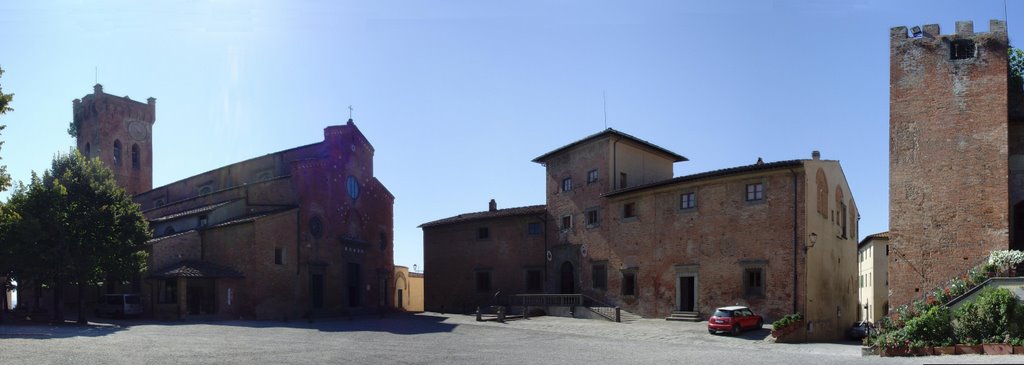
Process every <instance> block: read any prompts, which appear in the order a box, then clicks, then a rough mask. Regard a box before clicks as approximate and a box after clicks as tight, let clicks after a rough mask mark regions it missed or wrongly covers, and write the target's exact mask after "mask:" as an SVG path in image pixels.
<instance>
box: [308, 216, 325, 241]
mask: <svg viewBox="0 0 1024 365" xmlns="http://www.w3.org/2000/svg"><path fill="white" fill-rule="evenodd" d="M309 233H310V234H312V235H313V237H316V238H320V236H322V235H323V234H324V223H323V222H321V221H320V217H313V218H310V219H309Z"/></svg>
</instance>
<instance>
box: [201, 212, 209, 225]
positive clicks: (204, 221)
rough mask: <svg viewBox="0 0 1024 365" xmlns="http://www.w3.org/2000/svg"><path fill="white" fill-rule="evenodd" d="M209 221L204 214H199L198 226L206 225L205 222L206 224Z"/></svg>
mask: <svg viewBox="0 0 1024 365" xmlns="http://www.w3.org/2000/svg"><path fill="white" fill-rule="evenodd" d="M209 222H210V219H209V218H207V217H206V216H205V215H201V216H199V226H200V227H206V225H207V224H208V223H209Z"/></svg>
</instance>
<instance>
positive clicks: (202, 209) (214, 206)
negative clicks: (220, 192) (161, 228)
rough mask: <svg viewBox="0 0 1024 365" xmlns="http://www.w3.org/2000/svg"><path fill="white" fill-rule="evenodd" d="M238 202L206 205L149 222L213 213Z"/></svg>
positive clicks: (229, 201)
mask: <svg viewBox="0 0 1024 365" xmlns="http://www.w3.org/2000/svg"><path fill="white" fill-rule="evenodd" d="M237 200H239V199H233V200H228V201H224V202H220V203H214V204H210V205H204V206H201V207H199V208H193V209H189V210H186V211H182V212H177V213H171V214H168V215H165V216H163V217H157V218H153V219H150V220H149V221H150V222H154V223H156V222H163V221H167V220H171V219H175V218H181V217H186V216H190V215H194V214H200V213H207V212H210V211H213V210H215V209H217V208H220V207H223V206H225V205H228V204H229V203H231V202H234V201H237Z"/></svg>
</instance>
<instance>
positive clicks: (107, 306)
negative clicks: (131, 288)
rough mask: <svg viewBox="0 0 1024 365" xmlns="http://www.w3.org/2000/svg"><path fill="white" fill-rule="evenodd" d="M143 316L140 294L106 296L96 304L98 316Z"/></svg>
mask: <svg viewBox="0 0 1024 365" xmlns="http://www.w3.org/2000/svg"><path fill="white" fill-rule="evenodd" d="M140 314H142V298H139V295H138V294H105V295H103V296H102V297H100V299H99V301H98V303H96V316H97V317H102V316H112V317H127V316H137V315H140Z"/></svg>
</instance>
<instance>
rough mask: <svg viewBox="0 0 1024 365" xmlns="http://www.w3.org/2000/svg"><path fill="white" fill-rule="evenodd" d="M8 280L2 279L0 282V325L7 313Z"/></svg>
mask: <svg viewBox="0 0 1024 365" xmlns="http://www.w3.org/2000/svg"><path fill="white" fill-rule="evenodd" d="M8 280H10V279H8V278H4V280H3V281H2V282H0V297H2V298H0V323H4V314H5V313H7V306H8V303H7V281H8Z"/></svg>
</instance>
